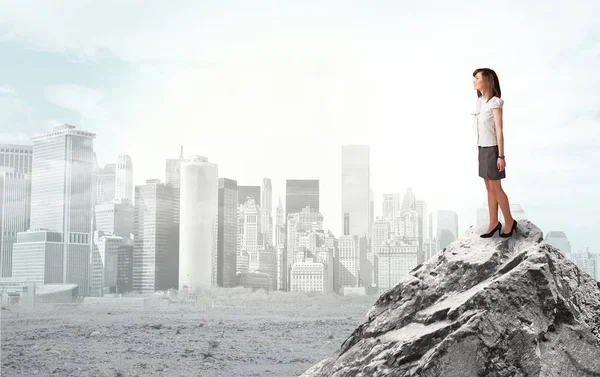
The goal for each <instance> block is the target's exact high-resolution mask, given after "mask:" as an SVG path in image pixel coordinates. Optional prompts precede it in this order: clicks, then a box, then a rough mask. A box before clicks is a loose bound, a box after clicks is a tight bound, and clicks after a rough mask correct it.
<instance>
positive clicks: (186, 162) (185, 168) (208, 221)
mask: <svg viewBox="0 0 600 377" xmlns="http://www.w3.org/2000/svg"><path fill="white" fill-rule="evenodd" d="M218 179H219V178H218V167H217V165H216V164H213V163H210V162H208V159H207V158H206V157H202V156H188V157H184V158H183V159H182V161H181V203H180V208H181V210H180V219H181V220H180V221H181V231H180V248H179V288H180V289H182V288H185V287H189V288H192V289H194V288H198V287H210V286H212V284H213V282H214V281H215V280H216V279H213V276H212V273H213V261H212V257H213V255H214V248H216V246H217V245H215V244H214V242H216V239H217V234H216V232H217V230H218V227H217V219H218V212H219V210H218V206H219V199H218V193H219V181H218Z"/></svg>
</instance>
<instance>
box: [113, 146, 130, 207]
mask: <svg viewBox="0 0 600 377" xmlns="http://www.w3.org/2000/svg"><path fill="white" fill-rule="evenodd" d="M115 199H117V200H120V201H129V202H133V162H131V157H130V156H128V155H123V154H122V155H119V158H118V160H117V172H116V180H115Z"/></svg>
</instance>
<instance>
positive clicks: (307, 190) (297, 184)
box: [285, 179, 319, 219]
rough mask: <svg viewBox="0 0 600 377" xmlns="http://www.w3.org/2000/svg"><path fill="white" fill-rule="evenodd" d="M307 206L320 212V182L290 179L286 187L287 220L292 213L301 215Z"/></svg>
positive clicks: (316, 180)
mask: <svg viewBox="0 0 600 377" xmlns="http://www.w3.org/2000/svg"><path fill="white" fill-rule="evenodd" d="M306 206H310V208H311V211H313V212H319V180H318V179H288V180H287V181H286V186H285V218H286V219H287V215H289V214H290V213H300V212H302V209H303V208H304V207H306Z"/></svg>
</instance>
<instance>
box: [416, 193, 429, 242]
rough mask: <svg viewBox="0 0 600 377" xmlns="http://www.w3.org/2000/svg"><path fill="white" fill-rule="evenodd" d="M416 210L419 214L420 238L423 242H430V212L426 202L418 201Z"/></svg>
mask: <svg viewBox="0 0 600 377" xmlns="http://www.w3.org/2000/svg"><path fill="white" fill-rule="evenodd" d="M416 209H417V213H418V214H419V237H420V238H421V241H423V242H425V241H429V227H430V224H429V212H428V211H427V203H426V202H425V201H424V200H417V201H416Z"/></svg>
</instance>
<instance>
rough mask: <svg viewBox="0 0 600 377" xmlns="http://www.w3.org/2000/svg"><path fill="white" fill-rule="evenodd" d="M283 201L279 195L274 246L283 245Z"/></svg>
mask: <svg viewBox="0 0 600 377" xmlns="http://www.w3.org/2000/svg"><path fill="white" fill-rule="evenodd" d="M283 214H284V212H283V203H281V197H279V203H278V204H277V210H276V216H275V246H277V247H284V245H285V232H286V231H285V219H284V218H283V216H284V215H283Z"/></svg>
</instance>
